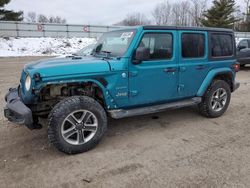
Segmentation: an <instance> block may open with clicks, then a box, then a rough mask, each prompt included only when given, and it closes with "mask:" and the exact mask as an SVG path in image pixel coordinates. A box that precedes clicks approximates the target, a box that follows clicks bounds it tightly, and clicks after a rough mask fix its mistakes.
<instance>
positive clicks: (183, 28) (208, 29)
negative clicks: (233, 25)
mask: <svg viewBox="0 0 250 188" xmlns="http://www.w3.org/2000/svg"><path fill="white" fill-rule="evenodd" d="M142 27H143V29H144V30H192V31H216V32H234V31H233V30H232V29H225V28H214V27H184V26H165V25H161V26H159V25H144V26H142Z"/></svg>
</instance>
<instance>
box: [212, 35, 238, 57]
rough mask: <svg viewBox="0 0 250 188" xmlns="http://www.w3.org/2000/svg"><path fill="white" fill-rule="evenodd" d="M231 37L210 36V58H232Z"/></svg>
mask: <svg viewBox="0 0 250 188" xmlns="http://www.w3.org/2000/svg"><path fill="white" fill-rule="evenodd" d="M233 53H234V51H233V37H232V35H230V34H220V33H218V34H217V33H216V34H211V55H212V57H228V56H233Z"/></svg>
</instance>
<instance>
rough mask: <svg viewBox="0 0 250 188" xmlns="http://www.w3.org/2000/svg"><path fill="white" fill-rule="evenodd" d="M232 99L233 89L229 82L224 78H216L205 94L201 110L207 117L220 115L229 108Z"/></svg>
mask: <svg viewBox="0 0 250 188" xmlns="http://www.w3.org/2000/svg"><path fill="white" fill-rule="evenodd" d="M230 99H231V90H230V86H229V85H228V83H227V82H225V81H224V80H215V81H213V82H212V84H211V85H210V86H209V88H208V89H207V91H206V93H205V94H204V96H203V99H202V102H201V103H200V104H199V110H200V112H201V114H202V115H204V116H206V117H209V118H216V117H220V116H221V115H223V114H224V113H225V111H226V110H227V108H228V105H229V103H230Z"/></svg>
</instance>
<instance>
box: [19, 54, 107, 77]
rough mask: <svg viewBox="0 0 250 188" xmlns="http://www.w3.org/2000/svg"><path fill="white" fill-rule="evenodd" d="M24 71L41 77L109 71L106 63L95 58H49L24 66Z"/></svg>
mask: <svg viewBox="0 0 250 188" xmlns="http://www.w3.org/2000/svg"><path fill="white" fill-rule="evenodd" d="M24 71H25V72H28V73H29V74H30V75H33V74H34V73H39V74H40V76H41V77H51V76H62V75H72V74H86V73H99V72H107V71H110V65H109V63H108V61H106V60H103V59H100V58H96V57H92V56H89V57H79V58H73V57H65V58H51V59H46V60H40V61H37V62H33V63H29V64H26V65H25V67H24Z"/></svg>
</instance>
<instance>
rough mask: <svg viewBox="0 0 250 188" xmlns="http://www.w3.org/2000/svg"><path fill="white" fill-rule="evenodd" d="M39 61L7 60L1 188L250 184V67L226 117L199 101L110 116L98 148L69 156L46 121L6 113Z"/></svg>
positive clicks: (2, 81)
mask: <svg viewBox="0 0 250 188" xmlns="http://www.w3.org/2000/svg"><path fill="white" fill-rule="evenodd" d="M40 58H41V57H40ZM35 59H39V57H25V58H0V187H63V188H68V187H115V188H118V187H250V160H249V156H250V100H249V99H250V67H246V68H244V69H243V70H242V71H240V72H239V73H238V76H237V80H238V81H240V83H241V87H240V88H239V90H237V91H236V92H235V93H233V95H232V100H231V104H230V107H229V109H228V111H227V112H226V114H224V115H223V116H222V117H220V118H217V119H207V118H204V117H202V116H200V115H199V114H198V111H197V109H196V108H195V107H191V108H184V109H178V110H171V111H166V112H163V113H158V114H156V115H157V116H158V117H159V118H158V119H155V118H152V116H151V115H147V116H141V117H134V118H127V119H123V120H110V122H109V130H108V133H107V136H106V137H105V138H104V139H103V140H102V142H101V143H100V144H99V145H98V146H97V147H96V148H95V149H93V150H91V151H89V152H87V153H83V154H78V155H72V156H69V155H65V154H63V153H60V152H58V151H57V150H56V149H55V148H54V147H53V146H51V145H50V144H49V143H48V141H47V134H46V131H47V128H46V120H44V121H43V123H44V125H45V126H44V128H43V129H42V130H35V131H30V130H28V129H27V128H25V127H20V126H16V125H13V124H12V123H9V122H8V121H6V119H4V118H3V110H2V109H3V107H4V105H5V102H4V100H3V98H4V95H5V93H6V92H7V89H8V88H9V87H11V86H15V85H17V84H18V82H19V78H20V72H21V70H22V67H23V65H24V64H25V63H26V62H29V61H32V60H35Z"/></svg>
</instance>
